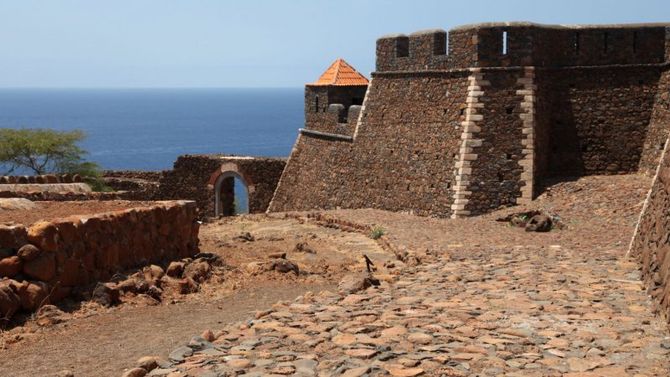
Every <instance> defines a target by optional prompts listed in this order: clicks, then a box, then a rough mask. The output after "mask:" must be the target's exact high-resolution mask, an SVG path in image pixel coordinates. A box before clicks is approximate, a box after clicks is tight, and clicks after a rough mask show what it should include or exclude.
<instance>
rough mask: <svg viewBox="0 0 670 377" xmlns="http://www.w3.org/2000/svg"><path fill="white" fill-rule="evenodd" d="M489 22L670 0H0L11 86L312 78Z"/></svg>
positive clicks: (577, 17)
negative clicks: (407, 42)
mask: <svg viewBox="0 0 670 377" xmlns="http://www.w3.org/2000/svg"><path fill="white" fill-rule="evenodd" d="M488 21H533V22H540V23H559V24H575V23H622V22H664V21H670V0H635V1H633V0H608V1H601V0H597V1H589V0H578V1H574V0H552V1H540V0H528V1H525V0H500V1H484V0H475V1H468V0H460V1H447V0H404V1H390V0H369V1H366V0H339V1H324V0H274V1H270V0H238V1H231V0H179V1H177V0H112V1H102V0H95V1H92V0H41V1H39V0H0V87H300V86H302V85H303V84H304V83H306V82H310V81H313V80H314V79H316V78H317V77H318V76H319V74H320V73H321V72H322V71H323V70H325V68H326V67H327V66H328V65H329V64H330V63H331V61H333V60H334V59H336V58H338V57H342V58H344V59H345V60H347V61H348V62H350V63H351V64H352V65H353V66H354V67H356V68H357V69H358V70H359V71H361V72H363V73H365V74H368V73H369V72H371V71H372V70H374V59H375V56H374V50H375V40H376V38H378V37H379V36H381V35H384V34H388V33H410V32H413V31H416V30H421V29H432V28H443V29H449V28H451V27H454V26H458V25H462V24H468V23H474V22H488Z"/></svg>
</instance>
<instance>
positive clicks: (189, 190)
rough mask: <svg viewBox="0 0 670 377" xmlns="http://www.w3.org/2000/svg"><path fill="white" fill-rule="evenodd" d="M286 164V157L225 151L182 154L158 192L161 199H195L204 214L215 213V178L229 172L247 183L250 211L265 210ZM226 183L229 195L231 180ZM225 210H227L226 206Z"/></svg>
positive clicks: (162, 181)
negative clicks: (225, 152)
mask: <svg viewBox="0 0 670 377" xmlns="http://www.w3.org/2000/svg"><path fill="white" fill-rule="evenodd" d="M285 164H286V161H285V160H284V159H280V158H263V157H239V156H224V155H185V156H180V157H179V158H178V159H177V161H176V162H175V163H174V169H173V170H170V171H168V172H165V173H164V174H163V176H162V177H161V179H160V188H159V190H158V193H157V194H156V196H157V197H158V198H160V199H162V200H172V199H185V200H193V201H195V202H196V204H197V206H198V209H199V210H200V215H201V216H213V215H214V213H215V210H214V206H215V193H214V188H215V186H216V180H217V179H218V178H219V177H221V176H222V175H226V176H225V177H227V178H232V177H233V176H235V177H238V178H241V180H242V181H243V182H244V183H245V184H246V186H247V190H248V194H249V196H248V197H249V212H250V213H259V212H265V210H266V209H267V208H268V204H269V203H270V199H271V198H272V193H273V192H274V190H275V188H276V187H277V182H278V181H279V176H280V175H281V173H282V171H283V170H284V166H285ZM227 174H230V176H228V175H227ZM223 179H225V178H223ZM227 183H228V184H227V186H226V182H224V187H223V188H224V191H226V192H227V193H228V195H229V199H230V194H231V192H232V191H231V190H232V180H228V181H227ZM224 194H225V192H224ZM224 196H225V195H224ZM226 202H227V203H228V206H230V205H232V203H231V201H230V200H228V201H226ZM224 213H226V211H225V210H224Z"/></svg>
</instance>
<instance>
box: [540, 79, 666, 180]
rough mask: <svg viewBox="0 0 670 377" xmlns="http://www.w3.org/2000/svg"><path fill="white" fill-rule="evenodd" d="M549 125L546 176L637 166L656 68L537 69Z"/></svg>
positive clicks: (655, 83)
mask: <svg viewBox="0 0 670 377" xmlns="http://www.w3.org/2000/svg"><path fill="white" fill-rule="evenodd" d="M538 75H539V76H541V81H542V85H543V89H544V90H545V91H544V96H545V97H544V98H543V100H544V101H546V109H547V110H548V112H547V113H545V114H543V115H544V116H546V117H547V121H548V122H549V125H550V128H549V129H550V131H549V132H550V134H549V140H550V141H549V144H548V148H549V149H548V150H546V151H545V152H548V153H546V154H547V155H548V171H547V175H549V176H579V175H593V174H618V173H630V172H635V171H637V170H638V165H639V163H640V158H641V156H642V150H643V144H644V141H645V138H646V135H647V130H648V127H649V124H650V120H651V114H652V108H653V105H654V97H655V96H656V93H657V89H658V79H659V75H660V70H659V69H658V68H650V67H640V66H628V67H607V68H597V69H596V68H567V69H542V70H538Z"/></svg>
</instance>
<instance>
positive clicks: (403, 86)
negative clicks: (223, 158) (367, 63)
mask: <svg viewBox="0 0 670 377" xmlns="http://www.w3.org/2000/svg"><path fill="white" fill-rule="evenodd" d="M467 75H468V74H467V73H466V72H463V73H448V72H444V73H434V74H433V73H431V74H423V75H410V74H384V73H380V74H377V75H375V76H373V80H372V84H371V85H370V87H369V89H368V93H367V100H366V103H365V104H364V108H365V109H364V110H363V118H362V120H361V122H360V123H358V124H357V125H355V124H353V123H352V124H351V125H350V127H351V128H352V129H350V130H349V131H348V132H347V133H346V134H348V135H352V134H353V133H354V132H355V130H354V129H353V128H354V127H358V130H357V138H356V141H355V142H353V143H352V142H348V141H337V140H329V139H326V138H321V137H317V136H312V135H307V134H303V135H301V136H300V137H299V139H298V141H297V143H296V145H295V148H294V150H293V152H292V154H291V157H290V159H289V162H288V164H287V167H286V170H285V171H284V174H283V175H282V179H281V181H280V184H279V186H278V188H277V191H276V193H275V197H274V199H273V202H272V204H271V206H270V211H285V210H307V209H314V208H336V207H338V206H344V207H366V208H386V209H390V210H403V209H413V210H415V211H416V212H417V213H422V214H428V213H440V214H448V213H449V211H450V206H451V202H452V195H453V192H452V186H453V182H454V176H453V172H452V170H453V166H454V159H455V156H457V155H458V151H459V147H460V136H461V132H462V131H461V124H460V123H461V121H462V120H463V119H464V118H463V115H462V114H461V108H462V106H463V104H464V103H465V97H466V94H467V85H468V82H467ZM306 112H307V113H308V112H309V109H306ZM306 117H307V119H308V120H309V119H312V118H311V117H310V115H309V114H308V115H307V116H306ZM323 127H324V126H322V125H321V124H319V123H318V122H317V123H316V124H313V123H310V122H308V123H307V129H308V130H310V129H318V130H321V129H324V128H323Z"/></svg>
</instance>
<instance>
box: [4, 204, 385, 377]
mask: <svg viewBox="0 0 670 377" xmlns="http://www.w3.org/2000/svg"><path fill="white" fill-rule="evenodd" d="M102 203H104V204H102V207H100V208H113V203H109V202H102ZM110 205H111V207H110ZM92 207H93V206H91V205H88V206H82V208H87V209H90V208H92ZM68 208H69V209H70V211H71V210H72V208H73V207H71V206H69V207H68ZM75 208H76V207H75ZM246 233H249V234H250V235H251V236H252V237H253V241H248V240H245V239H243V238H241V237H240V236H244V235H245V234H246ZM200 239H201V246H200V248H201V251H203V252H211V253H215V254H217V255H219V256H221V257H222V258H223V260H224V262H225V267H224V268H223V269H221V270H219V271H217V273H216V274H215V275H214V276H213V277H212V278H211V279H210V280H209V281H208V282H206V283H204V284H202V285H201V287H200V291H199V292H197V293H194V294H190V295H178V294H176V295H175V296H173V297H172V298H171V299H164V300H163V302H162V303H159V302H156V301H155V300H153V299H151V298H149V297H148V296H146V295H138V296H132V295H130V296H128V297H124V298H123V300H124V303H123V304H122V305H120V306H118V307H114V308H110V309H105V308H102V307H100V306H99V305H97V304H95V303H92V302H84V303H81V304H80V303H77V302H64V303H62V304H61V307H62V308H63V309H65V310H66V311H68V314H67V317H68V320H66V321H65V322H63V323H60V324H57V325H53V326H47V327H41V326H39V325H38V324H37V322H36V321H35V319H34V318H33V319H31V318H27V319H25V320H26V322H25V323H23V325H22V326H18V327H14V328H11V329H8V330H7V331H5V332H4V334H2V336H0V371H2V373H0V376H3V377H4V376H17V377H19V376H26V377H28V376H55V375H58V373H59V372H60V371H63V370H70V371H72V372H74V374H75V375H76V376H117V375H120V374H121V372H122V371H123V368H124V367H125V366H127V365H129V364H132V363H134V361H135V360H136V359H137V355H142V354H145V353H152V354H158V355H167V353H168V352H169V351H171V350H172V348H174V347H176V346H177V345H178V344H180V343H181V341H182V340H183V339H185V338H189V337H190V336H192V335H194V334H197V333H199V332H201V331H202V330H203V329H207V328H215V327H218V326H221V325H222V324H225V323H227V322H231V321H238V320H241V319H244V318H245V317H247V316H249V315H250V314H252V313H253V312H254V310H255V309H259V308H261V309H262V308H266V307H269V306H270V305H271V304H273V303H274V302H276V301H278V300H289V301H290V300H293V299H294V298H295V297H297V296H300V295H302V294H304V293H305V292H307V291H315V292H319V291H321V290H324V289H333V286H334V284H336V283H337V282H338V281H339V279H340V278H341V276H342V274H344V273H346V272H347V271H349V270H359V269H360V268H362V266H363V262H362V260H363V259H362V256H361V255H362V253H365V254H367V255H368V256H370V257H371V258H373V259H375V260H378V261H381V262H382V263H383V261H384V260H391V259H394V257H393V256H392V255H390V254H389V253H387V252H385V251H383V250H382V249H381V248H380V247H379V246H378V245H377V243H376V242H375V241H373V240H371V239H370V238H368V237H366V236H364V235H361V234H356V233H347V232H341V231H338V230H334V229H328V228H324V227H320V226H317V225H314V224H301V223H300V222H299V221H297V220H295V219H293V218H284V216H279V217H277V218H268V217H266V216H264V215H260V216H246V217H238V218H228V219H224V220H221V221H216V222H214V223H209V224H205V225H203V226H202V227H201V233H200ZM298 243H303V244H307V245H308V246H309V249H311V250H313V251H314V253H309V252H303V251H294V248H295V245H296V244H298ZM277 253H286V254H287V255H286V257H287V258H288V259H289V260H291V261H293V262H295V263H297V264H298V266H299V267H300V269H301V273H300V276H295V275H294V274H293V273H288V274H282V273H279V272H274V271H273V272H267V271H265V272H260V273H258V271H255V270H250V269H249V268H248V266H247V265H248V264H250V263H252V264H253V262H259V261H260V262H264V261H268V260H270V258H269V256H270V255H273V254H277ZM20 322H21V320H20V319H19V323H20ZM3 345H4V347H3Z"/></svg>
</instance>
